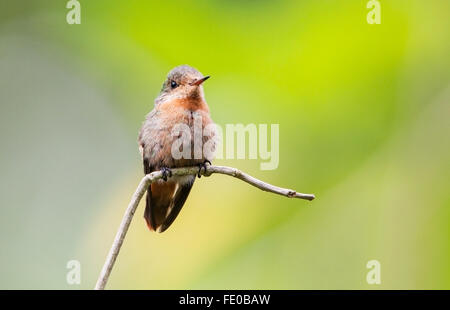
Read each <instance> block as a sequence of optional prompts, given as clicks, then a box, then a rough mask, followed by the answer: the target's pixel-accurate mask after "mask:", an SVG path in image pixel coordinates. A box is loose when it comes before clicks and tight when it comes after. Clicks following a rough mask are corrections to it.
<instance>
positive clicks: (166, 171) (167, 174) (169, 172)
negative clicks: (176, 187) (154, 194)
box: [161, 167, 172, 182]
mask: <svg viewBox="0 0 450 310" xmlns="http://www.w3.org/2000/svg"><path fill="white" fill-rule="evenodd" d="M161 172H162V179H163V180H164V181H166V182H167V177H169V178H170V177H171V176H172V170H170V169H169V168H167V167H162V168H161Z"/></svg>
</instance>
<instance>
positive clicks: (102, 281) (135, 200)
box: [95, 166, 315, 290]
mask: <svg viewBox="0 0 450 310" xmlns="http://www.w3.org/2000/svg"><path fill="white" fill-rule="evenodd" d="M171 171H172V176H184V175H195V174H197V172H198V167H184V168H174V169H171ZM213 173H219V174H225V175H229V176H232V177H235V178H238V179H240V180H242V181H244V182H247V183H248V184H250V185H253V186H255V187H257V188H259V189H261V190H263V191H266V192H271V193H274V194H278V195H282V196H286V197H289V198H300V199H306V200H313V199H314V198H315V197H314V195H312V194H302V193H298V192H296V191H294V190H291V189H286V188H281V187H278V186H274V185H271V184H268V183H265V182H263V181H261V180H258V179H256V178H254V177H252V176H250V175H248V174H246V173H244V172H242V171H240V170H238V169H236V168H231V167H224V166H207V167H206V171H205V170H204V169H202V172H201V174H202V175H205V176H210V175H211V174H213ZM162 177H163V174H162V172H161V171H155V172H152V173H150V174H147V175H146V176H145V177H144V178H142V180H141V182H140V183H139V186H138V187H137V189H136V192H135V193H134V194H133V197H132V198H131V201H130V203H129V205H128V207H127V210H126V211H125V214H124V216H123V218H122V222H121V223H120V227H119V230H118V231H117V234H116V237H115V239H114V242H113V244H112V246H111V249H110V250H109V253H108V256H107V258H106V261H105V264H104V265H103V269H102V272H101V273H100V276H99V277H98V280H97V284H96V285H95V289H96V290H103V289H104V288H105V286H106V283H107V282H108V278H109V275H110V274H111V270H112V268H113V266H114V263H115V261H116V258H117V256H118V255H119V251H120V248H121V246H122V243H123V240H124V239H125V235H126V233H127V231H128V227H129V226H130V223H131V220H132V218H133V215H134V212H135V211H136V208H137V206H138V204H139V201H140V200H141V198H142V196H144V193H145V191H146V190H147V188H148V186H149V185H150V184H151V183H152V182H154V181H156V180H158V179H161V178H162Z"/></svg>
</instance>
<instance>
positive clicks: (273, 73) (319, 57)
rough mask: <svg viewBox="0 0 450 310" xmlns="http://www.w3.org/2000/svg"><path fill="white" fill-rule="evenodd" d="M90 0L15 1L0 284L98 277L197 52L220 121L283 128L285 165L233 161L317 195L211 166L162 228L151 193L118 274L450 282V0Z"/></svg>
mask: <svg viewBox="0 0 450 310" xmlns="http://www.w3.org/2000/svg"><path fill="white" fill-rule="evenodd" d="M80 3H81V8H82V22H81V25H68V24H67V23H66V20H65V15H66V13H67V11H68V10H67V9H66V8H65V2H64V1H8V2H7V1H2V3H1V6H0V103H1V108H0V109H1V110H0V112H1V113H0V126H1V129H2V130H1V132H0V141H1V143H2V152H1V154H0V169H1V171H2V176H1V177H0V185H1V186H0V197H1V198H0V202H1V206H2V208H1V211H0V212H1V214H0V224H1V225H0V227H1V228H0V232H1V234H0V235H1V237H0V240H1V243H2V251H1V256H0V273H1V274H2V277H0V279H1V280H0V288H71V289H72V288H91V287H93V285H94V283H95V281H96V278H97V275H98V273H99V271H100V269H101V266H102V264H103V262H104V258H105V256H106V253H107V251H108V249H109V246H110V245H111V242H112V240H113V237H114V235H115V231H116V229H117V227H118V225H119V222H120V219H121V216H122V214H123V211H124V208H125V207H126V205H127V202H128V200H129V198H130V196H131V194H132V193H133V191H134V189H135V186H136V185H137V183H138V181H139V180H140V178H141V174H142V171H141V170H142V169H141V163H140V161H139V155H138V151H137V145H136V136H137V131H138V129H139V128H140V126H141V122H142V120H143V119H144V116H145V114H146V113H148V112H149V111H150V110H151V109H152V106H153V99H154V98H155V97H156V95H157V93H158V91H159V89H160V85H161V83H162V82H163V79H164V77H165V75H166V74H167V72H168V71H169V70H170V69H171V68H172V67H174V66H176V65H179V64H184V63H187V64H190V65H192V66H194V67H196V68H198V69H199V70H200V71H201V72H203V73H204V74H210V75H211V76H212V77H213V78H212V79H211V80H209V81H208V82H207V84H205V93H206V98H207V101H208V103H209V106H210V109H211V113H212V117H213V119H214V120H215V121H216V122H217V123H218V124H221V125H224V124H227V123H243V124H248V123H256V124H258V123H268V124H271V123H278V124H280V165H279V168H278V169H277V170H274V171H260V170H259V161H258V160H220V161H217V163H218V164H227V165H232V166H235V167H238V168H241V169H243V170H245V171H248V172H249V173H252V174H253V175H255V176H256V177H259V178H261V179H263V180H266V181H268V182H271V183H274V184H278V185H280V186H287V187H290V188H295V189H298V190H300V191H303V192H313V193H315V194H316V196H317V199H316V200H315V201H313V202H312V203H307V202H304V201H293V200H289V199H284V198H281V197H278V196H274V195H270V194H266V193H263V192H260V191H258V190H256V189H253V188H250V187H249V186H247V185H245V184H243V183H239V182H236V181H235V180H232V179H231V178H227V177H222V176H213V177H211V178H209V179H207V178H202V179H201V180H197V182H196V185H195V186H194V188H193V191H192V194H191V195H190V197H189V199H188V201H187V203H186V206H185V207H184V209H183V211H182V212H181V214H180V216H179V218H178V219H177V221H176V222H175V223H174V225H173V226H172V227H171V228H170V229H169V230H168V231H167V232H166V233H164V234H161V235H159V234H155V233H150V232H148V230H147V228H146V226H145V224H144V221H143V219H142V218H141V213H142V212H143V205H141V206H140V207H139V209H138V212H137V216H136V218H135V219H134V221H133V223H132V225H131V228H130V231H129V234H128V235H127V238H126V241H125V244H124V246H123V248H122V251H121V253H120V256H119V259H118V261H117V264H116V266H115V269H114V271H113V274H112V276H111V279H110V283H109V284H108V287H109V288H160V289H163V288H180V289H189V288H269V289H278V288H284V289H297V288H313V289H323V288H333V289H339V288H343V289H344V288H353V289H359V288H384V289H388V288H395V289H429V288H447V289H448V288H450V266H449V264H448V262H449V261H450V248H449V236H450V234H449V228H448V223H449V220H450V212H449V207H450V194H449V192H448V188H449V185H450V184H449V181H448V180H449V179H450V164H449V162H450V161H449V158H450V156H449V155H450V143H449V139H448V136H449V133H450V130H449V129H450V128H449V122H448V119H449V116H450V113H449V112H450V111H449V101H450V100H449V98H450V83H449V82H450V60H449V57H448V55H449V54H450V36H449V31H448V29H450V22H449V20H448V16H447V15H448V12H449V9H450V3H449V2H448V1H444V0H432V1H406V0H396V1H381V8H382V22H381V24H380V25H369V24H367V22H366V14H367V12H368V10H367V9H366V1H354V0H353V1H350V0H348V1H331V0H324V1H312V0H310V1H247V2H243V1H223V0H222V1H219V0H215V1H206V0H203V1H195V2H192V1H164V2H162V1H160V2H156V1H106V0H102V1H100V0H98V1H83V0H80ZM24 189H26V190H24ZM70 259H78V260H79V261H80V262H81V266H82V284H81V286H69V285H67V284H66V281H65V279H66V277H65V276H66V272H67V270H66V269H65V264H66V262H67V261H68V260H70ZM371 259H378V260H379V261H380V262H381V270H382V284H381V285H380V286H376V287H373V286H369V285H368V284H366V281H365V279H366V273H367V269H366V263H367V261H369V260H371Z"/></svg>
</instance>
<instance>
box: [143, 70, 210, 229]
mask: <svg viewBox="0 0 450 310" xmlns="http://www.w3.org/2000/svg"><path fill="white" fill-rule="evenodd" d="M208 78H209V76H203V75H202V74H201V73H200V72H199V71H197V70H196V69H194V68H192V67H190V66H188V65H182V66H178V67H175V68H174V69H172V70H171V71H170V72H169V74H168V75H167V78H166V80H165V81H164V84H163V86H162V88H161V92H160V93H159V96H158V97H157V98H156V100H155V106H154V108H153V110H152V111H151V112H150V113H149V114H148V115H147V117H146V119H145V121H144V123H143V125H142V128H141V130H140V132H139V139H138V142H139V146H140V147H139V149H140V152H141V155H142V161H143V164H144V173H145V174H148V173H150V172H152V171H156V170H161V171H162V172H163V176H164V177H163V179H160V180H158V181H156V182H153V183H152V184H151V185H150V186H149V188H148V189H147V198H146V206H145V212H144V218H145V220H146V221H147V226H148V227H149V228H150V230H154V231H157V232H163V231H165V230H166V229H167V228H168V227H169V226H170V225H171V224H172V222H173V221H174V220H175V218H176V217H177V215H178V213H179V212H180V210H181V208H182V207H183V205H184V203H185V201H186V199H187V197H188V195H189V192H190V191H191V188H192V186H193V185H194V181H195V175H188V176H182V177H180V176H173V177H172V173H171V171H170V168H175V167H186V166H199V173H198V177H200V171H201V169H202V167H205V165H206V163H209V164H211V160H212V158H208V157H212V154H203V153H204V152H203V151H202V154H201V158H199V156H194V147H191V154H190V155H191V156H188V158H185V156H183V157H182V158H180V159H175V158H174V156H173V155H172V144H173V143H174V141H175V140H176V139H178V138H179V137H178V136H174V135H173V133H172V129H173V127H174V126H175V125H177V124H182V125H187V126H189V128H190V130H191V133H193V126H194V116H195V117H197V118H200V120H201V126H202V130H203V129H204V128H205V126H208V125H210V124H213V123H212V120H211V118H210V115H209V108H208V105H207V104H206V101H205V96H204V92H203V82H204V81H206V80H207V79H208ZM209 128H211V126H209ZM213 128H214V127H213ZM216 136H217V135H216V133H215V131H214V130H213V132H211V133H210V135H209V136H203V137H202V142H203V143H205V142H206V141H208V140H209V139H213V140H214V139H215V138H216ZM190 137H191V138H190V139H191V141H188V143H189V144H193V143H194V134H191V135H190ZM212 142H213V143H212V144H213V148H215V140H214V141H212ZM183 147H184V145H183ZM167 176H169V178H167Z"/></svg>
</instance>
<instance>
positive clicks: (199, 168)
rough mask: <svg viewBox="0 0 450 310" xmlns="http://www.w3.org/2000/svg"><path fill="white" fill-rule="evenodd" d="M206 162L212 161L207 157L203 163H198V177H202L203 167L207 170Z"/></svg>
mask: <svg viewBox="0 0 450 310" xmlns="http://www.w3.org/2000/svg"><path fill="white" fill-rule="evenodd" d="M206 164H210V165H212V164H211V162H210V161H209V160H207V159H205V161H204V162H202V163H201V164H198V173H197V177H198V178H199V179H200V178H201V177H202V175H201V172H202V168H203V169H204V170H205V172H206Z"/></svg>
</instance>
